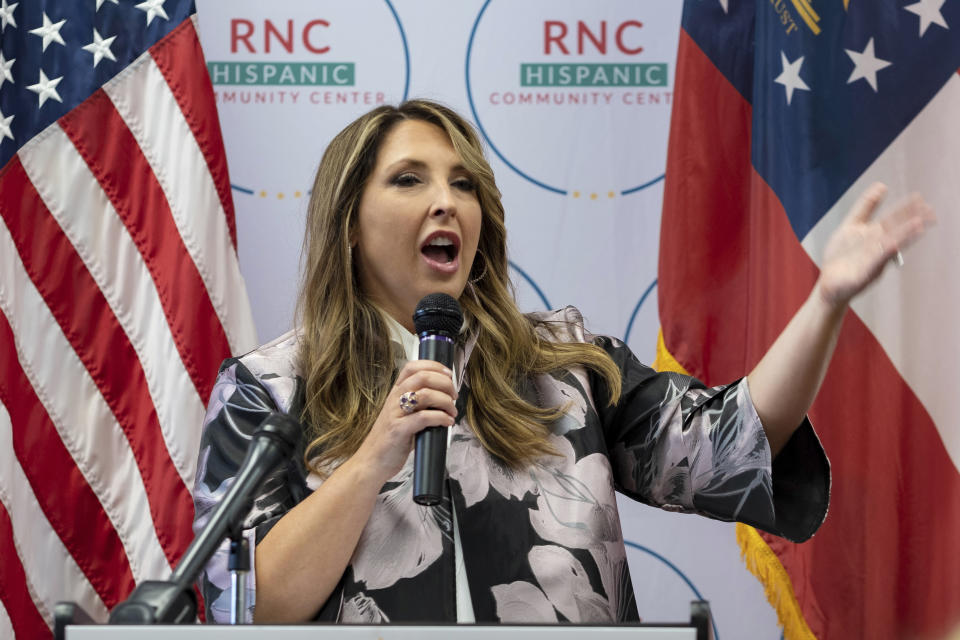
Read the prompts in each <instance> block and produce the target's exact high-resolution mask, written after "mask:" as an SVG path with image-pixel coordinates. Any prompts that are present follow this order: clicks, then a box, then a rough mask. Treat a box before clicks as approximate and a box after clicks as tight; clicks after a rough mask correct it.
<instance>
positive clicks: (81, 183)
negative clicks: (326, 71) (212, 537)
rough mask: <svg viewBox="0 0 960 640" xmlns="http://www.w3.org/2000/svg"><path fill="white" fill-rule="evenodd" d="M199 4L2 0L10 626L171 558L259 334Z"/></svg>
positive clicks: (1, 588)
mask: <svg viewBox="0 0 960 640" xmlns="http://www.w3.org/2000/svg"><path fill="white" fill-rule="evenodd" d="M193 14H194V7H193V3H192V2H179V1H177V0H145V1H142V2H141V1H138V0H132V1H130V0H123V1H122V2H121V1H119V0H82V1H80V0H60V1H54V0H45V1H42V2H41V1H38V0H20V1H19V2H10V1H9V0H0V38H2V40H0V167H2V169H0V219H2V224H0V605H2V606H0V637H9V636H11V635H16V636H19V637H23V638H34V637H43V636H48V635H50V626H51V624H52V609H53V605H54V603H55V602H57V601H59V600H74V601H77V602H78V603H79V604H80V605H81V606H83V607H84V608H85V609H86V610H87V611H88V612H90V613H92V614H93V615H94V617H95V618H97V619H100V620H104V619H105V618H106V616H107V612H108V611H109V610H110V609H112V608H113V607H114V606H115V605H116V604H118V603H119V602H120V601H122V600H123V599H124V598H125V597H126V596H127V594H128V593H129V592H130V591H131V590H132V589H133V587H134V585H135V584H136V583H138V582H140V581H142V580H145V579H161V578H164V577H166V576H168V575H169V573H170V571H171V568H172V567H173V566H174V565H175V563H176V560H177V559H178V558H179V557H180V555H181V554H182V553H183V551H184V550H185V548H186V547H187V545H188V544H189V542H190V540H191V538H192V534H191V528H190V525H191V521H192V517H193V507H192V501H191V491H192V486H193V475H194V471H195V465H196V449H197V446H198V442H199V435H200V425H201V422H202V419H203V414H204V406H205V404H206V401H207V398H208V396H209V393H210V388H211V386H212V383H213V379H214V376H215V374H216V370H217V367H218V365H219V363H220V361H221V360H222V359H223V358H225V357H227V356H229V355H230V354H233V353H238V352H243V351H245V350H247V349H249V348H251V347H252V346H254V344H255V342H256V336H255V332H254V329H253V322H252V318H251V314H250V309H249V303H248V301H247V298H246V293H245V289H244V285H243V281H242V278H241V275H240V270H239V266H238V262H237V254H236V231H235V226H234V212H233V204H232V200H231V197H230V184H229V179H228V176H227V167H226V160H225V158H224V153H223V143H222V140H221V137H220V130H219V124H218V121H217V114H216V110H215V106H214V100H213V92H212V88H211V86H210V81H209V78H208V76H207V72H206V69H205V67H204V61H203V55H202V52H201V50H200V44H199V40H198V38H197V33H196V30H195V16H193Z"/></svg>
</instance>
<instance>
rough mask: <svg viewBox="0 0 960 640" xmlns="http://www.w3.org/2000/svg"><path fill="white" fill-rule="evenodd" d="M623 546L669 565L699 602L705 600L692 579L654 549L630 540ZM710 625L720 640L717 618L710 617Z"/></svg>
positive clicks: (715, 639)
mask: <svg viewBox="0 0 960 640" xmlns="http://www.w3.org/2000/svg"><path fill="white" fill-rule="evenodd" d="M623 544H625V545H626V546H628V547H632V548H634V549H637V550H639V551H643V552H644V553H646V554H649V555H650V556H652V557H653V558H655V559H657V560H659V561H660V562H662V563H663V564H665V565H667V567H668V568H669V569H670V570H671V571H673V572H674V573H675V574H677V575H678V576H680V579H681V580H683V581H684V582H685V583H686V584H687V586H688V587H690V590H691V591H693V595H695V596H696V597H697V600H705V598H704V597H703V594H701V593H700V590H699V589H697V587H696V586H695V585H694V584H693V581H692V580H690V578H688V577H687V574H685V573H684V572H683V571H681V570H680V569H679V567H677V565H675V564H673V563H672V562H670V561H669V560H667V559H666V558H664V557H663V556H662V555H660V554H659V553H657V552H656V551H654V550H653V549H650V548H649V547H645V546H643V545H642V544H637V543H636V542H631V541H630V540H624V541H623ZM710 624H711V625H713V638H714V640H720V632H719V631H717V620H716V618H714V617H713V616H710Z"/></svg>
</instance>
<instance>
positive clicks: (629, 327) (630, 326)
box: [623, 278, 657, 344]
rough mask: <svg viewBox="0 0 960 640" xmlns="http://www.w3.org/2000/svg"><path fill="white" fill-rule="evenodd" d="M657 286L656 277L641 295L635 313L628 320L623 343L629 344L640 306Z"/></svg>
mask: <svg viewBox="0 0 960 640" xmlns="http://www.w3.org/2000/svg"><path fill="white" fill-rule="evenodd" d="M656 286H657V279H656V278H654V279H653V282H651V283H650V285H649V286H648V287H647V288H646V290H645V291H644V292H643V295H642V296H640V301H639V302H637V306H635V307H634V308H633V313H631V314H630V320H628V321H627V330H626V331H625V332H624V333H623V343H624V344H627V343H628V341H629V340H630V332H631V331H632V330H633V321H634V320H636V319H637V314H638V313H639V312H640V307H642V306H643V303H644V302H646V301H647V298H648V297H649V296H650V294H651V293H652V292H653V289H654V287H656Z"/></svg>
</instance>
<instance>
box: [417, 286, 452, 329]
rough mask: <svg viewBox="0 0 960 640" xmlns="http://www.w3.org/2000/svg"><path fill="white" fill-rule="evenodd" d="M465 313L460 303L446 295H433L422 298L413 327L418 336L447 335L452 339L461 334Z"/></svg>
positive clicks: (418, 304)
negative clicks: (427, 334) (430, 334)
mask: <svg viewBox="0 0 960 640" xmlns="http://www.w3.org/2000/svg"><path fill="white" fill-rule="evenodd" d="M461 325H463V312H462V311H461V310H460V303H459V302H457V301H456V300H454V299H453V297H451V296H448V295H447V294H445V293H431V294H429V295H426V296H424V297H423V298H421V300H420V302H418V303H417V309H416V311H414V312H413V326H414V328H415V329H416V330H417V335H422V334H424V333H445V334H447V335H449V336H451V337H453V336H456V335H457V334H458V333H460V327H461Z"/></svg>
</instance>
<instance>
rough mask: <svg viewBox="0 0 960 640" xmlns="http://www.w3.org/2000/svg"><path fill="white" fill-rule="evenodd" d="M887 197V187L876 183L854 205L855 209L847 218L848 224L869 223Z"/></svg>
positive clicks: (852, 209)
mask: <svg viewBox="0 0 960 640" xmlns="http://www.w3.org/2000/svg"><path fill="white" fill-rule="evenodd" d="M886 195H887V187H886V185H885V184H883V183H882V182H874V183H873V184H872V185H870V186H869V187H867V190H866V191H864V192H863V193H862V194H860V197H859V198H857V201H856V202H855V203H853V207H851V208H850V213H849V215H848V216H847V222H861V223H862V222H867V221H868V220H869V219H870V217H871V216H873V214H874V212H875V211H876V210H877V206H879V204H880V203H881V202H882V201H883V199H884V197H886Z"/></svg>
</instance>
